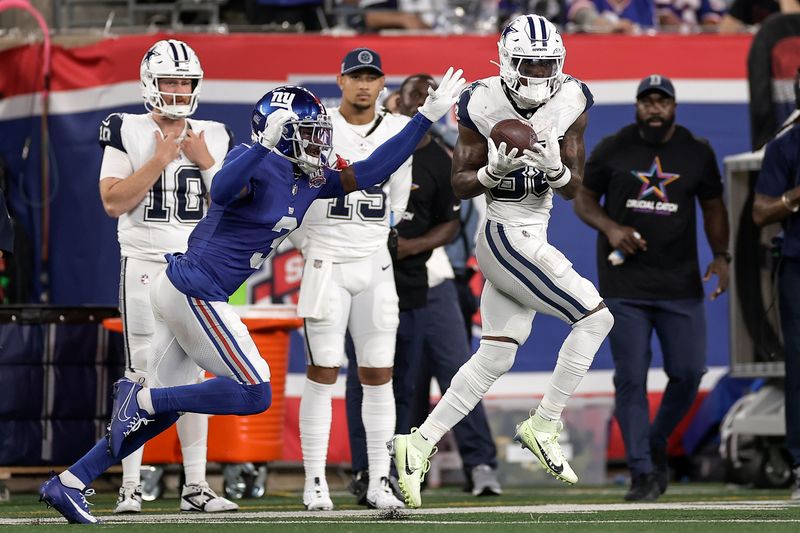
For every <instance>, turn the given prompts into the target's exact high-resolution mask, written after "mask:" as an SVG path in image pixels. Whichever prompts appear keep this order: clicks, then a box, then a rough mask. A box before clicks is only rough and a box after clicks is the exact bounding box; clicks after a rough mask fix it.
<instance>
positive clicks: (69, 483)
mask: <svg viewBox="0 0 800 533" xmlns="http://www.w3.org/2000/svg"><path fill="white" fill-rule="evenodd" d="M58 478H59V479H60V480H61V483H63V484H64V486H65V487H70V488H73V489H78V490H83V489H85V488H86V485H84V484H83V481H81V480H80V479H78V477H77V476H76V475H75V474H73V473H72V472H70V471H69V470H64V471H63V472H61V473H60V474H59V475H58Z"/></svg>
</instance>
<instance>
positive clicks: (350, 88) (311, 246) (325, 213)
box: [298, 48, 411, 510]
mask: <svg viewBox="0 0 800 533" xmlns="http://www.w3.org/2000/svg"><path fill="white" fill-rule="evenodd" d="M337 83H338V84H339V88H340V89H341V90H342V99H341V103H340V106H339V108H338V109H331V111H330V115H331V118H332V122H333V148H334V150H335V151H336V153H337V154H339V156H340V157H342V158H344V159H346V160H348V161H350V162H355V161H360V160H363V159H365V158H366V157H367V156H369V154H371V153H372V152H373V151H374V150H375V149H376V148H377V147H378V146H380V144H381V143H382V142H384V141H385V140H387V139H388V138H390V137H391V136H392V135H394V134H395V133H397V132H398V131H400V130H401V129H402V128H403V126H405V125H406V123H407V122H408V120H409V119H408V118H407V117H404V116H401V115H393V114H391V113H387V112H379V111H376V100H377V98H378V95H379V94H380V92H381V90H382V89H383V86H384V75H383V71H382V70H381V63H380V57H379V56H378V54H377V53H376V52H374V51H372V50H369V49H366V48H358V49H355V50H352V51H350V52H349V53H348V54H347V55H346V56H345V59H344V61H343V63H342V69H341V74H340V75H339V76H338V77H337ZM387 178H388V179H387V181H386V182H384V184H383V185H382V186H375V187H371V188H369V189H366V190H364V191H356V192H352V193H350V194H348V195H347V196H344V197H341V198H337V199H335V200H317V201H315V202H314V203H313V204H312V206H311V208H310V209H309V210H308V213H307V214H306V217H305V219H304V220H303V224H302V226H301V228H300V231H301V232H304V240H303V243H302V251H303V256H304V258H305V269H304V271H303V281H302V284H301V286H300V300H299V302H298V314H299V315H300V316H302V317H304V319H305V324H304V327H305V336H306V357H307V364H308V366H307V379H306V383H305V388H304V390H303V397H302V400H301V401H300V438H301V443H302V448H303V466H304V468H305V475H306V480H305V490H304V494H303V503H304V504H305V505H306V508H307V509H309V510H330V509H332V508H333V503H332V502H331V499H330V495H329V491H328V484H327V482H326V480H325V463H326V457H327V452H328V441H329V438H330V428H331V411H332V409H331V395H332V392H333V386H334V384H335V383H336V378H337V376H338V375H339V369H340V367H341V366H342V362H343V361H344V358H345V349H344V346H345V344H344V343H345V333H346V331H347V330H348V329H349V330H350V334H351V336H352V338H353V342H354V344H355V351H356V358H357V361H358V374H359V378H360V379H361V383H362V390H363V400H362V404H361V405H362V407H361V416H362V419H363V422H364V427H365V428H366V434H367V456H368V462H369V474H370V482H369V487H368V489H367V504H368V505H369V506H370V507H373V508H378V509H386V508H397V507H403V502H401V501H400V500H398V499H397V498H396V497H395V496H394V495H393V494H392V492H391V488H390V486H389V479H388V477H389V466H390V458H389V456H388V454H387V453H386V449H385V447H384V446H385V443H386V441H387V440H388V439H389V438H391V436H392V433H393V432H394V428H395V404H394V393H393V391H392V368H393V363H394V347H395V337H396V334H397V326H398V324H399V318H398V313H399V310H398V299H397V291H396V289H395V284H394V273H393V270H392V259H391V256H390V255H389V251H388V248H387V238H388V234H389V221H390V220H391V218H392V217H393V218H394V220H397V221H399V220H401V218H402V215H403V212H404V211H405V209H406V203H407V202H408V197H409V194H410V191H411V158H409V159H408V160H407V161H406V163H404V165H403V166H402V167H400V169H399V170H397V171H396V172H394V173H393V174H392V175H391V176H387Z"/></svg>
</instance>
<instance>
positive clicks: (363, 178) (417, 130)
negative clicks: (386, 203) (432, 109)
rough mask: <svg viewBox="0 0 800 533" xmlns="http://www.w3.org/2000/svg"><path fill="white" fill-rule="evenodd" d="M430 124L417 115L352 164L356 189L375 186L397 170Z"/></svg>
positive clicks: (411, 152) (420, 115) (412, 151)
mask: <svg viewBox="0 0 800 533" xmlns="http://www.w3.org/2000/svg"><path fill="white" fill-rule="evenodd" d="M431 124H432V123H431V121H430V120H428V119H427V118H425V117H424V116H423V115H422V114H420V113H417V114H416V115H414V118H412V119H411V121H410V122H409V123H408V124H406V125H405V127H404V128H403V129H402V130H400V131H399V132H398V133H397V134H396V135H394V136H393V137H392V138H391V139H389V140H388V141H386V142H385V143H383V144H382V145H380V146H379V147H378V148H377V149H376V150H375V151H374V152H372V154H370V156H369V157H368V158H366V159H364V160H363V161H357V162H355V163H353V165H352V167H353V171H354V172H355V178H356V189H359V190H363V189H366V188H367V187H372V186H373V185H377V184H378V183H380V182H382V181H383V180H385V179H386V176H388V175H389V174H391V173H392V172H394V171H395V170H397V169H398V168H399V167H400V165H402V164H403V162H404V161H405V160H406V159H408V158H409V156H410V155H411V154H413V153H414V150H415V149H416V148H417V144H419V141H420V140H421V139H422V136H423V135H425V133H426V132H427V131H428V129H429V128H430V127H431ZM340 187H341V185H340Z"/></svg>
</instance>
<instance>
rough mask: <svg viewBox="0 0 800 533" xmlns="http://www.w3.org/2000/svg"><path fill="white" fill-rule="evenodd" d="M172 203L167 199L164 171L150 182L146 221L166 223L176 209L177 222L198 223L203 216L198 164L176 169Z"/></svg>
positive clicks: (203, 195)
mask: <svg viewBox="0 0 800 533" xmlns="http://www.w3.org/2000/svg"><path fill="white" fill-rule="evenodd" d="M173 195H174V202H170V201H169V199H168V198H167V187H166V173H165V172H162V173H161V176H160V177H159V178H158V181H156V182H155V183H154V184H153V187H152V188H151V189H150V193H149V195H148V198H147V204H146V206H145V209H144V220H145V221H146V222H169V221H170V218H171V214H172V212H173V209H174V212H175V219H176V220H177V221H178V222H191V223H197V222H199V221H200V219H202V218H203V215H205V210H206V208H205V196H206V185H205V183H203V176H202V175H201V174H200V170H199V169H198V168H197V167H189V166H187V167H178V169H177V170H176V171H175V190H174V191H173Z"/></svg>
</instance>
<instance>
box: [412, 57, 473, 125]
mask: <svg viewBox="0 0 800 533" xmlns="http://www.w3.org/2000/svg"><path fill="white" fill-rule="evenodd" d="M463 73H464V71H463V70H461V69H458V70H456V71H455V72H453V67H450V68H448V69H447V72H445V74H444V76H442V82H441V83H440V84H439V88H438V89H436V90H435V91H434V90H433V88H432V87H428V97H427V98H426V99H425V102H423V104H422V105H421V106H420V107H419V109H418V111H419V112H420V113H422V114H423V115H424V116H425V118H427V119H428V120H430V121H431V122H436V121H437V120H439V119H440V118H442V117H443V116H445V115H446V114H447V112H448V111H450V108H451V107H453V105H454V104H455V103H456V102H457V101H458V95H459V93H461V89H462V88H463V87H464V85H466V83H467V80H465V79H464V78H462V77H461V74H463Z"/></svg>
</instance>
